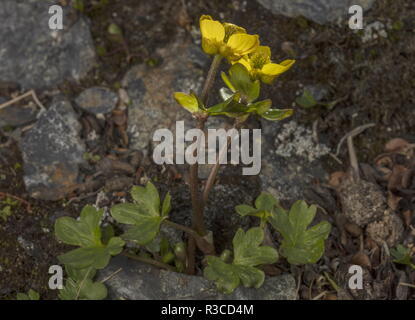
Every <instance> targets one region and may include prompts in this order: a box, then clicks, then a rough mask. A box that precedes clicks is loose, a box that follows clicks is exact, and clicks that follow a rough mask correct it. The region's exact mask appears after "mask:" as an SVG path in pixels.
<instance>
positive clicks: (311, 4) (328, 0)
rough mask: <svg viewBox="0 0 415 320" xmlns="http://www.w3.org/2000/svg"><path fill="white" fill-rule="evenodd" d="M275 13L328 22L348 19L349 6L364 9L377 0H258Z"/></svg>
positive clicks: (322, 22)
mask: <svg viewBox="0 0 415 320" xmlns="http://www.w3.org/2000/svg"><path fill="white" fill-rule="evenodd" d="M257 1H258V2H259V3H260V4H261V5H262V6H264V7H265V8H266V9H268V10H271V12H272V13H274V14H282V15H285V16H287V17H297V16H304V17H306V18H307V19H310V20H312V21H314V22H317V23H320V24H326V23H329V22H336V21H338V20H343V19H347V18H348V17H350V16H351V15H350V14H349V8H350V7H351V6H352V5H360V6H361V7H362V8H363V10H368V9H370V8H371V7H372V5H373V4H374V2H375V0H313V1H309V0H257Z"/></svg>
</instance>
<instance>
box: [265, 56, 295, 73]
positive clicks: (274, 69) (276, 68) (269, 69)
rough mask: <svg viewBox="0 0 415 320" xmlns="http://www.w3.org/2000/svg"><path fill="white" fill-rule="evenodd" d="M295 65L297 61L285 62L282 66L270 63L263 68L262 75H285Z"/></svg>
mask: <svg viewBox="0 0 415 320" xmlns="http://www.w3.org/2000/svg"><path fill="white" fill-rule="evenodd" d="M294 63H295V60H284V61H283V62H281V63H280V64H277V63H268V64H266V65H265V66H264V67H263V68H262V70H261V71H262V73H264V74H266V75H270V76H277V75H279V74H281V73H284V72H285V71H287V70H288V69H290V68H291V66H292V65H293V64H294Z"/></svg>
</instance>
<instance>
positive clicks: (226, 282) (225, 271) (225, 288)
mask: <svg viewBox="0 0 415 320" xmlns="http://www.w3.org/2000/svg"><path fill="white" fill-rule="evenodd" d="M207 263H208V266H207V267H206V268H205V269H204V271H203V275H204V277H205V278H206V279H208V280H210V281H214V282H215V284H216V287H217V288H218V290H219V291H221V292H224V293H226V294H230V293H232V292H233V291H234V290H235V289H236V288H237V287H238V286H239V283H240V280H239V276H238V274H237V273H236V272H235V268H234V267H233V266H232V265H231V264H227V263H225V262H223V261H222V260H221V259H219V258H218V257H213V256H208V257H207Z"/></svg>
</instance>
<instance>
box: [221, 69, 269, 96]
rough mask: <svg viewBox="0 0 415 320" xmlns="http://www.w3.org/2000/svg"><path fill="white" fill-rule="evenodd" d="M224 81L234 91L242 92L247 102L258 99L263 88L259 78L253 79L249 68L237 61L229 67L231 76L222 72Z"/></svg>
mask: <svg viewBox="0 0 415 320" xmlns="http://www.w3.org/2000/svg"><path fill="white" fill-rule="evenodd" d="M221 76H222V80H223V82H225V84H226V85H227V86H228V88H229V89H231V90H232V91H233V92H240V93H241V94H242V95H243V96H244V97H246V100H247V102H248V103H249V102H253V101H255V100H256V99H258V97H259V94H260V89H261V83H260V81H259V80H255V81H253V80H252V79H251V76H250V74H249V72H248V70H247V69H246V68H245V66H244V65H242V64H240V63H236V64H234V65H232V67H231V68H230V69H229V77H228V76H227V75H226V74H225V73H224V72H222V74H221Z"/></svg>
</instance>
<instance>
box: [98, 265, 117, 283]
mask: <svg viewBox="0 0 415 320" xmlns="http://www.w3.org/2000/svg"><path fill="white" fill-rule="evenodd" d="M121 271H122V268H119V269H118V270H116V271H114V272H113V273H111V274H110V275H109V276H108V277H106V278H104V279H103V280H101V283H105V282H107V281H108V280H109V279H111V278H113V277H114V276H115V275H117V274H118V273H120V272H121Z"/></svg>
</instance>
